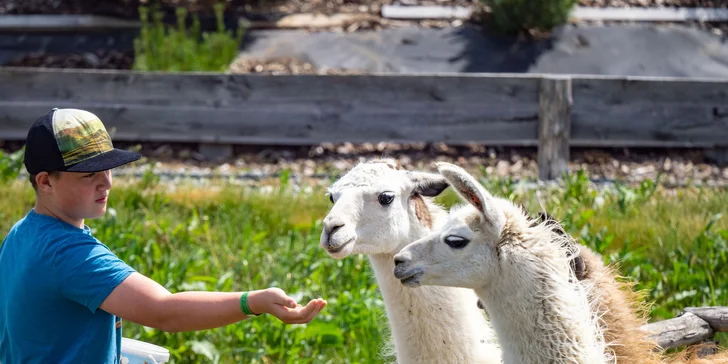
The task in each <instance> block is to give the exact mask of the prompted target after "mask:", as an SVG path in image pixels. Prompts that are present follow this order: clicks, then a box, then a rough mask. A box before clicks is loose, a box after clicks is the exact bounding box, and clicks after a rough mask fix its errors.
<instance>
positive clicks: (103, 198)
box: [96, 195, 109, 203]
mask: <svg viewBox="0 0 728 364" xmlns="http://www.w3.org/2000/svg"><path fill="white" fill-rule="evenodd" d="M108 197H109V196H108V195H106V196H104V197H101V198H99V199H97V200H96V202H98V203H104V202H106V198H108Z"/></svg>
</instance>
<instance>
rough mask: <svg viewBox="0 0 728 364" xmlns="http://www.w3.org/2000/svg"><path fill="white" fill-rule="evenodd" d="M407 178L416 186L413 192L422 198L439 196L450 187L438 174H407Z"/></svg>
mask: <svg viewBox="0 0 728 364" xmlns="http://www.w3.org/2000/svg"><path fill="white" fill-rule="evenodd" d="M407 177H409V179H410V181H412V183H414V185H415V188H414V190H413V192H414V193H416V194H418V195H421V196H428V197H434V196H437V195H439V194H441V193H442V191H444V190H445V189H446V188H447V187H448V186H449V184H448V182H447V180H446V179H445V177H443V176H442V175H439V174H436V173H427V172H407Z"/></svg>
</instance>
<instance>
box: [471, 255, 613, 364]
mask: <svg viewBox="0 0 728 364" xmlns="http://www.w3.org/2000/svg"><path fill="white" fill-rule="evenodd" d="M554 245H556V244H554ZM531 248H533V249H536V250H538V248H536V247H531ZM531 248H529V249H531ZM548 249H549V248H546V249H545V250H548ZM535 254H538V255H539V256H538V257H535V258H534V257H529V256H524V255H525V254H524V250H522V249H521V250H516V249H514V250H510V251H509V250H508V249H502V250H501V256H500V260H499V266H498V267H497V269H498V270H499V272H500V274H499V279H497V280H495V281H493V282H490V283H489V284H488V285H487V286H485V287H482V288H480V289H477V290H476V293H477V295H478V297H479V298H480V299H481V301H482V302H483V304H484V306H485V308H486V310H487V311H488V313H489V315H490V317H491V322H492V323H493V327H494V329H495V332H496V334H497V336H498V340H499V341H500V343H501V346H502V348H503V359H504V363H506V364H510V363H565V362H569V363H605V362H607V361H608V359H609V358H608V357H606V354H605V345H604V341H603V338H602V335H601V332H600V330H599V329H598V327H597V325H596V318H595V317H593V315H592V313H591V309H590V303H589V301H588V299H587V290H588V287H586V286H584V285H583V284H581V283H577V284H573V283H569V281H568V279H569V276H568V274H567V273H565V271H567V272H568V262H566V260H565V259H563V258H562V257H561V256H560V255H561V254H562V252H560V251H556V252H552V253H549V252H535ZM559 259H561V260H560V261H559ZM549 261H551V262H552V263H553V264H549V263H548V262H549ZM556 262H558V263H556Z"/></svg>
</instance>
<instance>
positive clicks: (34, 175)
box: [28, 171, 61, 191]
mask: <svg viewBox="0 0 728 364" xmlns="http://www.w3.org/2000/svg"><path fill="white" fill-rule="evenodd" d="M59 174H61V172H60V171H50V172H48V176H49V177H50V176H58V175H59ZM35 177H38V175H37V174H31V175H30V176H28V180H30V185H31V186H33V189H34V190H35V191H38V183H36V182H35Z"/></svg>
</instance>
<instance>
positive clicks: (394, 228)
mask: <svg viewBox="0 0 728 364" xmlns="http://www.w3.org/2000/svg"><path fill="white" fill-rule="evenodd" d="M447 187H448V185H447V183H446V181H445V180H444V179H443V178H442V176H440V175H439V174H436V173H425V172H414V171H405V170H402V169H401V167H400V166H399V165H398V164H397V163H396V162H394V161H392V160H374V161H370V162H367V163H362V164H359V165H357V166H356V167H354V168H353V169H352V170H351V171H349V172H348V173H347V174H346V175H344V176H343V177H341V178H340V179H339V180H338V181H336V182H335V183H334V184H333V185H332V186H331V187H330V188H329V194H330V196H331V201H332V202H333V203H334V205H333V207H332V208H331V210H330V211H329V213H328V215H327V216H326V218H325V219H324V230H323V232H322V233H321V240H320V244H321V247H322V248H323V249H325V250H326V251H327V252H328V254H329V255H330V256H332V257H333V258H336V259H343V258H345V257H347V256H349V255H351V254H367V255H368V257H369V260H370V262H371V265H372V268H373V269H374V274H375V277H376V279H377V283H378V284H379V288H380V291H381V293H382V296H383V298H384V303H385V306H386V312H387V317H388V320H389V323H390V328H391V333H392V339H393V341H394V349H395V352H396V357H397V362H398V363H401V364H407V363H500V362H501V351H500V348H499V347H498V345H497V344H496V343H495V337H494V334H493V332H492V329H491V327H490V325H489V324H488V321H487V320H486V318H485V316H484V314H483V312H482V311H481V310H479V309H478V308H477V306H476V301H477V296H476V295H475V294H474V292H473V291H472V290H469V289H462V288H453V287H421V288H418V289H409V288H404V287H402V285H401V284H400V283H399V281H398V280H396V279H395V278H394V277H393V276H392V269H394V262H393V259H392V258H393V256H394V254H395V253H397V252H398V251H399V249H401V248H402V247H403V246H405V245H406V244H408V243H409V242H411V241H413V240H416V239H419V238H420V237H423V236H425V235H427V234H429V233H430V231H431V229H433V228H436V227H438V226H439V225H441V224H442V221H443V218H444V217H445V216H446V215H447V214H446V212H445V211H444V210H443V209H442V208H441V207H439V206H437V205H436V204H435V203H433V202H432V201H431V200H430V197H433V196H437V195H439V194H440V193H441V192H442V191H443V190H444V189H445V188H447Z"/></svg>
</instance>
